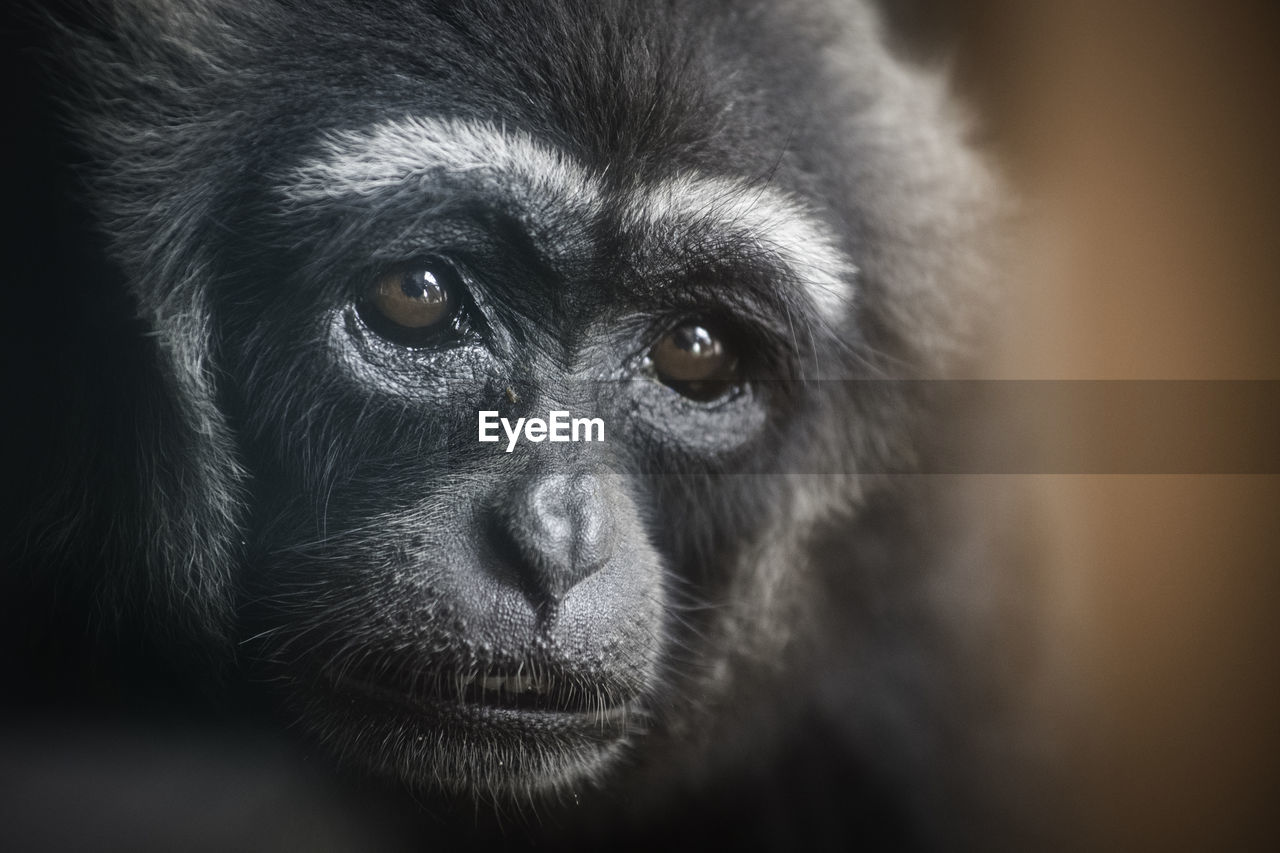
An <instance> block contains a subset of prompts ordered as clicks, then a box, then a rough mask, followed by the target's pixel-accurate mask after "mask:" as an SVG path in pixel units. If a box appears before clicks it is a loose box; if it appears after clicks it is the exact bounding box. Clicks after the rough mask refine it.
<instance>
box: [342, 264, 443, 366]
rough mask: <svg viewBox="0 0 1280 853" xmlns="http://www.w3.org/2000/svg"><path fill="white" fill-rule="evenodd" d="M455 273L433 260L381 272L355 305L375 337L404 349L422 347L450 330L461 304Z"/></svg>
mask: <svg viewBox="0 0 1280 853" xmlns="http://www.w3.org/2000/svg"><path fill="white" fill-rule="evenodd" d="M461 291H462V284H461V282H460V281H459V279H458V273H457V271H456V270H454V268H453V267H452V266H451V265H450V264H449V263H447V262H446V261H441V260H433V261H428V262H418V263H414V264H411V265H407V266H401V267H396V268H395V269H392V270H389V271H387V272H384V273H382V274H381V275H379V276H378V277H377V278H376V279H374V281H373V283H372V284H371V285H370V287H369V290H368V291H367V293H366V295H365V297H364V299H362V300H361V301H360V303H359V304H358V305H357V306H356V309H357V310H358V311H359V312H360V317H361V319H363V320H364V321H365V323H366V324H367V325H368V326H369V328H370V329H372V330H373V331H374V332H376V333H377V334H379V335H381V336H382V337H384V338H387V339H388V340H391V341H394V342H396V343H399V344H404V345H406V346H415V345H423V344H426V343H428V342H430V340H431V339H432V338H433V337H434V336H435V335H437V334H438V333H439V332H441V331H444V330H447V329H450V328H453V327H454V325H455V323H454V321H455V320H456V319H457V317H458V312H459V309H460V307H461V303H462V293H461Z"/></svg>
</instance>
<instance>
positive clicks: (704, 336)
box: [649, 321, 740, 401]
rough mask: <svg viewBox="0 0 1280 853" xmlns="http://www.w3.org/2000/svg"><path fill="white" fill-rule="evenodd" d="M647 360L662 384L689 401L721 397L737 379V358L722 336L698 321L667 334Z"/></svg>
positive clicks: (678, 327)
mask: <svg viewBox="0 0 1280 853" xmlns="http://www.w3.org/2000/svg"><path fill="white" fill-rule="evenodd" d="M649 360H650V362H651V363H652V364H653V369H654V371H655V372H656V373H657V374H658V378H659V379H660V380H662V382H663V384H665V385H667V386H668V387H670V388H672V389H674V390H675V391H677V392H679V393H680V394H683V395H684V396H686V397H688V398H690V399H692V400H699V401H710V400H714V399H716V398H718V397H722V396H724V395H725V394H726V393H728V392H729V391H730V390H731V389H732V388H733V386H734V385H735V384H737V383H738V381H739V380H740V376H739V371H738V358H737V356H736V355H735V354H734V353H733V352H731V351H730V350H729V347H728V345H727V344H726V343H725V341H724V339H723V337H721V336H720V335H718V334H717V333H716V332H715V331H713V330H712V329H711V328H708V327H707V326H705V325H703V324H702V323H701V322H698V321H688V322H685V323H682V324H680V325H679V326H676V327H675V328H673V329H671V330H670V331H669V332H667V333H666V334H665V335H664V336H663V337H662V340H660V341H658V343H657V344H656V345H655V346H654V348H653V349H652V350H651V351H650V352H649Z"/></svg>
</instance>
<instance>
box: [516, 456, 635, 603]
mask: <svg viewBox="0 0 1280 853" xmlns="http://www.w3.org/2000/svg"><path fill="white" fill-rule="evenodd" d="M511 510H512V512H511V515H510V516H509V524H510V533H511V536H512V539H514V540H515V543H516V546H517V548H518V549H519V551H520V557H521V558H522V562H523V563H524V566H523V568H524V569H525V570H526V571H527V573H528V576H529V577H528V579H529V580H530V581H532V582H533V584H534V585H535V586H536V587H537V591H538V592H539V593H542V594H545V595H547V596H550V597H551V598H552V599H553V600H555V601H559V600H560V599H562V598H564V596H565V595H566V594H567V593H568V592H569V590H571V589H573V587H574V586H576V585H577V584H578V583H580V582H581V581H583V580H584V579H586V578H587V577H590V576H591V574H592V573H593V572H595V571H596V570H597V569H599V568H600V567H601V566H603V565H604V564H605V562H606V561H607V560H608V559H609V558H610V557H611V556H613V550H614V544H615V540H616V538H617V537H616V535H615V532H616V528H617V525H616V524H615V507H614V505H613V501H612V500H611V499H610V490H609V488H608V487H607V485H606V483H605V481H604V480H603V479H602V478H601V477H599V476H597V475H595V474H591V473H586V472H581V473H573V474H544V475H541V476H538V477H536V478H535V479H534V480H533V481H532V482H530V483H528V484H527V485H526V486H524V487H523V489H521V490H520V492H519V493H518V494H517V495H516V496H515V500H514V501H513V504H512V506H511Z"/></svg>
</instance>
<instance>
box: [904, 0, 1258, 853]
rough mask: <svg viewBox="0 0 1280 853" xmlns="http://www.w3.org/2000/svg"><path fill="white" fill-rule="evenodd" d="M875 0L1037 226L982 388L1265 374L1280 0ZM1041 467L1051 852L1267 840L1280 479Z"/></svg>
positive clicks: (1220, 846)
mask: <svg viewBox="0 0 1280 853" xmlns="http://www.w3.org/2000/svg"><path fill="white" fill-rule="evenodd" d="M886 2H887V5H888V6H889V7H890V8H889V11H890V13H891V16H892V17H895V18H896V19H897V20H898V22H899V23H903V24H908V25H911V26H912V27H913V28H914V30H915V32H917V33H918V34H919V42H918V44H915V45H914V46H913V47H912V49H914V50H921V51H923V52H926V53H928V52H930V51H936V49H937V47H938V45H939V44H942V43H944V42H946V41H947V39H949V38H951V37H953V36H959V39H960V41H959V48H958V52H957V53H955V54H954V55H953V56H952V59H953V62H954V64H955V69H956V77H957V81H958V86H959V88H960V89H961V91H962V92H963V93H965V94H966V95H967V96H968V97H969V98H971V99H972V100H974V101H975V102H976V104H977V106H978V107H979V111H980V113H981V114H982V115H983V116H984V117H985V131H986V132H987V133H988V134H989V137H990V142H991V143H992V145H993V146H994V148H995V150H996V151H997V152H999V154H1000V155H1001V157H1002V158H1003V160H1004V162H1005V163H1006V164H1007V165H1008V169H1009V172H1010V174H1011V176H1012V178H1013V180H1014V183H1015V184H1016V185H1017V187H1018V189H1019V191H1020V192H1021V193H1022V194H1023V196H1024V198H1025V200H1026V203H1027V211H1028V213H1029V216H1030V219H1031V221H1032V223H1033V224H1032V227H1031V228H1030V233H1029V234H1028V235H1027V236H1026V237H1025V238H1024V239H1023V240H1022V241H1021V242H1022V243H1023V244H1024V245H1023V246H1022V248H1023V249H1024V250H1025V252H1024V255H1025V258H1024V263H1025V268H1024V269H1023V271H1022V272H1021V273H1020V275H1019V276H1018V280H1017V281H1016V282H1015V291H1016V293H1015V295H1014V296H1013V297H1012V298H1013V299H1014V300H1015V304H1014V305H1013V310H1012V312H1011V316H1010V322H1009V323H1007V325H1008V328H1009V335H1008V338H1007V340H1006V341H1005V345H1004V348H1003V351H1002V352H1001V354H1000V356H999V357H997V358H996V359H995V361H994V363H993V365H992V366H991V368H990V370H991V375H992V376H995V377H999V378H1054V379H1056V378H1064V379H1214V380H1217V379H1280V336H1278V335H1277V329H1280V234H1278V233H1277V231H1278V230H1280V166H1278V165H1277V159H1278V158H1280V27H1277V13H1276V12H1275V11H1273V7H1274V6H1275V4H1267V3H1248V2H1227V3H1217V4H1209V3H1204V2H1199V3H1193V2H1183V0H1162V1H1161V2H1157V0H1122V1H1121V2H1115V0H1110V2H1108V0H1060V2H1053V3H1039V2H1035V3H1029V2H1025V0H955V2H950V3H947V2H937V1H936V0H908V1H907V2H894V0H886ZM1086 416H1088V415H1086ZM1092 417H1095V418H1096V417H1105V413H1094V414H1093V415H1092ZM1080 427H1083V428H1087V429H1090V430H1091V431H1094V432H1097V433H1098V434H1101V435H1104V436H1105V435H1107V434H1108V433H1107V430H1108V425H1107V424H1105V423H1103V424H1097V423H1092V424H1090V423H1086V424H1078V423H1077V424H1075V425H1073V427H1071V428H1080ZM1063 428H1064V429H1065V428H1067V427H1065V426H1064V427H1063ZM1046 438H1047V439H1048V440H1052V439H1053V437H1052V436H1047V437H1046ZM1131 439H1132V436H1129V439H1128V440H1131ZM1254 440H1255V441H1258V440H1259V439H1254ZM1260 440H1261V441H1262V442H1264V443H1266V444H1268V445H1269V444H1271V443H1273V442H1274V441H1276V440H1280V436H1274V437H1272V436H1268V437H1265V438H1262V439H1260ZM1115 441H1117V442H1118V441H1121V438H1120V437H1119V436H1117V437H1116V439H1115ZM1262 449H1263V448H1261V447H1260V448H1259V451H1261V450H1262ZM1267 449H1268V450H1269V448H1267ZM1033 479H1034V483H1033V484H1032V487H1033V489H1034V491H1035V492H1036V493H1037V497H1038V500H1039V504H1038V508H1037V512H1038V514H1039V515H1041V516H1042V521H1043V524H1044V529H1045V531H1046V535H1045V545H1044V547H1043V548H1042V551H1043V553H1042V555H1041V561H1040V562H1041V565H1040V566H1039V567H1038V569H1039V570H1040V571H1041V572H1043V581H1044V584H1045V591H1046V593H1045V595H1044V600H1043V602H1042V603H1041V605H1040V607H1041V610H1042V615H1041V619H1040V625H1041V627H1042V628H1043V630H1044V638H1043V643H1044V647H1045V650H1046V656H1047V661H1048V663H1047V668H1046V671H1045V673H1044V674H1043V675H1042V676H1041V677H1040V680H1039V684H1040V692H1039V696H1038V697H1037V698H1038V700H1039V701H1038V704H1037V705H1036V706H1035V709H1034V710H1033V711H1032V712H1031V714H1030V715H1029V716H1031V717H1032V725H1033V726H1036V727H1039V728H1041V729H1042V730H1043V733H1044V735H1045V737H1046V742H1047V743H1055V742H1056V746H1055V747H1053V748H1054V749H1055V750H1056V752H1057V754H1058V761H1057V763H1058V764H1059V765H1060V766H1063V767H1065V768H1066V771H1067V773H1066V778H1065V788H1066V790H1065V791H1063V792H1062V797H1063V799H1062V800H1061V801H1060V802H1057V803H1051V804H1050V805H1049V809H1050V814H1052V815H1054V816H1055V818H1056V819H1057V820H1059V821H1061V823H1062V826H1061V827H1060V829H1059V832H1060V833H1061V837H1062V839H1063V841H1064V844H1065V846H1067V847H1069V848H1071V849H1113V850H1138V849H1141V850H1146V849H1158V850H1271V849H1280V618H1278V617H1277V615H1276V613H1275V611H1276V609H1277V607H1280V478H1278V477H1276V476H1266V475H1261V474H1256V475H1232V476H1216V475H1196V476H1190V475H1175V474H1169V475H1160V476H1154V475H1153V476H1135V475H1087V476H1086V475H1074V476H1065V475H1064V476H1040V477H1036V478H1033ZM1055 738H1056V741H1055V740H1054V739H1055Z"/></svg>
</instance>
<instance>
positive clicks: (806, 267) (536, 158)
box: [283, 117, 857, 322]
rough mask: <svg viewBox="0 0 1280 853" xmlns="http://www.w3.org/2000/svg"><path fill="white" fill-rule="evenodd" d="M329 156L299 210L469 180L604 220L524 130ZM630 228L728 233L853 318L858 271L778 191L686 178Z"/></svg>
mask: <svg viewBox="0 0 1280 853" xmlns="http://www.w3.org/2000/svg"><path fill="white" fill-rule="evenodd" d="M322 144H323V154H322V155H321V156H320V157H319V158H317V159H315V160H312V161H310V162H308V163H306V164H305V165H303V166H302V167H301V168H299V169H297V170H296V171H295V172H294V173H293V175H292V180H291V182H290V183H289V185H288V186H286V187H284V188H283V193H284V196H285V198H286V199H288V200H289V201H293V202H304V203H305V202H313V201H323V200H336V199H341V198H344V197H349V196H352V195H355V196H365V195H370V194H373V193H376V192H378V191H380V190H383V189H390V188H399V187H404V186H405V185H411V184H413V183H415V182H416V183H420V184H423V185H427V184H431V183H435V182H439V181H441V180H442V179H443V180H447V179H449V178H458V177H462V178H463V179H465V180H466V181H468V182H469V183H472V184H475V185H477V186H481V187H484V188H485V189H486V190H489V191H491V192H494V193H495V194H496V195H498V196H499V197H502V198H507V199H511V200H512V201H514V202H515V203H517V204H518V205H519V206H520V207H521V208H522V209H523V210H525V211H526V212H527V213H531V214H532V213H543V214H545V213H550V212H553V211H554V212H559V213H561V214H562V215H563V213H564V212H565V209H566V208H567V209H568V210H569V211H571V212H572V213H573V214H574V215H575V216H579V217H582V216H591V217H594V216H598V215H600V214H601V213H602V212H603V211H604V190H603V188H602V186H601V184H600V182H599V181H598V180H597V179H596V178H595V177H594V176H593V175H591V174H590V173H589V172H588V171H587V169H585V168H584V167H582V166H581V165H580V164H578V163H576V162H574V161H573V160H572V159H571V158H570V157H569V156H568V155H566V154H565V153H563V152H561V151H558V150H557V149H555V148H553V147H551V146H549V145H546V144H544V143H542V142H539V141H538V140H536V139H534V138H533V137H532V136H530V135H529V134H527V133H524V132H522V131H514V130H508V129H506V128H503V127H499V126H498V125H495V124H493V123H491V122H483V121H470V120H464V119H436V118H416V117H415V118H406V119H401V120H397V121H389V122H383V123H381V124H377V125H374V126H373V127H372V128H369V129H366V130H347V131H339V132H335V133H331V134H329V135H328V136H326V137H325V139H324V141H323V143H322ZM623 216H624V220H623V224H624V227H627V226H630V227H638V228H643V229H645V230H652V229H653V228H655V227H656V228H660V229H678V230H679V231H686V230H689V226H696V231H698V232H702V233H705V232H706V231H708V230H712V231H721V232H723V233H725V234H730V235H733V236H734V237H735V238H736V239H739V240H742V239H745V240H747V241H748V242H749V243H750V244H753V245H754V246H755V247H757V248H759V249H761V250H763V251H764V252H766V253H768V254H771V255H772V256H774V257H775V258H777V259H778V260H779V261H780V262H781V263H782V264H783V265H784V266H785V267H786V268H787V269H788V271H789V272H791V273H792V274H793V275H794V277H795V279H796V281H797V282H799V283H800V285H801V286H802V287H803V289H804V291H805V293H806V294H807V295H808V297H809V298H810V299H811V300H812V302H813V303H814V305H815V306H816V307H817V309H818V310H819V312H821V314H822V315H823V316H824V317H825V318H826V319H827V320H829V321H832V322H835V321H837V320H839V319H840V318H841V317H843V316H844V314H845V313H846V311H847V309H848V304H849V302H850V299H851V296H852V281H853V276H854V275H856V273H857V268H856V267H855V266H854V265H853V263H852V262H851V261H850V260H849V259H848V258H847V257H846V256H845V255H844V253H843V252H841V251H840V250H839V248H837V244H836V240H835V237H834V235H833V234H831V232H830V230H829V229H828V228H827V227H826V226H825V225H824V224H823V223H821V222H820V221H818V220H816V219H815V218H814V216H813V215H812V214H811V213H810V212H809V211H808V210H807V209H806V207H805V206H804V205H802V204H801V203H800V202H798V201H797V200H795V199H793V198H791V197H790V196H788V195H787V194H785V193H783V192H780V191H778V190H776V189H773V188H772V187H768V186H762V185H753V184H750V183H747V182H745V181H737V180H733V179H729V178H720V177H707V176H704V175H697V174H692V173H684V174H680V175H677V176H675V177H672V178H668V179H666V180H663V181H661V182H660V183H658V184H656V185H654V186H650V187H642V188H640V189H638V190H633V191H632V195H631V197H630V198H629V199H627V201H626V202H625V204H624V206H623Z"/></svg>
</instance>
